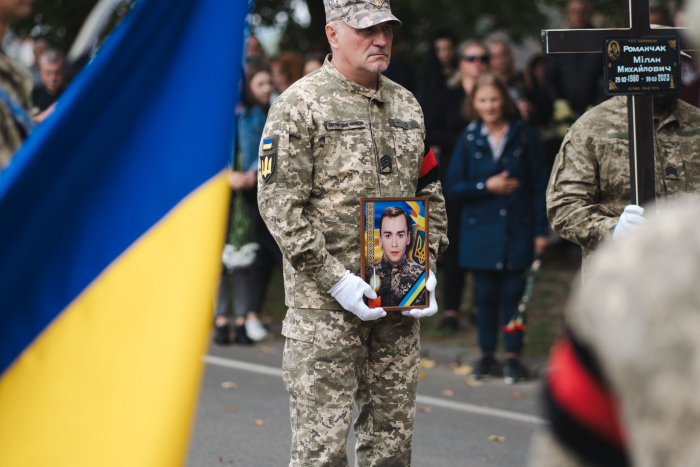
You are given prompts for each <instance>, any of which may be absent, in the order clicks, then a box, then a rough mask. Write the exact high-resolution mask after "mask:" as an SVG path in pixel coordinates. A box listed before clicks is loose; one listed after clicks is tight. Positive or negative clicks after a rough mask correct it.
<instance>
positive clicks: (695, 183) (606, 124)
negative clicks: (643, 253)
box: [547, 97, 700, 270]
mask: <svg viewBox="0 0 700 467" xmlns="http://www.w3.org/2000/svg"><path fill="white" fill-rule="evenodd" d="M654 123H655V128H656V131H655V136H654V144H655V158H656V167H655V179H656V197H657V203H663V202H664V201H665V200H667V199H673V198H678V197H679V196H681V195H683V194H685V193H698V191H700V109H697V108H695V107H693V106H691V105H689V104H687V103H685V102H683V101H680V100H679V101H677V103H676V104H675V105H674V108H673V110H672V111H671V113H670V114H669V115H668V116H667V117H666V118H665V119H664V120H662V121H661V122H658V121H656V120H655V121H654ZM627 131H628V129H627V102H626V98H625V97H614V98H612V99H609V100H608V101H606V102H604V103H602V104H600V105H598V106H596V107H594V108H593V109H591V110H589V111H588V112H586V113H585V114H584V115H583V116H582V117H581V118H579V119H578V120H577V121H576V123H575V124H574V125H573V126H572V127H571V129H570V130H569V132H568V133H567V134H566V137H565V138H564V142H563V143H562V146H561V149H560V150H559V154H558V155H557V158H556V160H555V161H554V167H553V169H552V175H551V177H550V179H549V186H548V187H547V216H548V218H549V221H550V223H551V224H552V227H553V228H554V231H555V232H556V233H558V234H559V235H561V236H562V237H564V238H565V239H567V240H570V241H572V242H574V243H578V244H579V245H581V248H582V250H583V259H584V270H585V264H586V258H587V257H588V255H589V254H590V252H591V251H592V250H593V249H595V248H596V247H597V245H598V243H599V242H601V241H602V240H604V239H606V238H608V237H610V236H612V232H613V230H614V229H615V226H616V225H617V222H618V220H619V216H620V214H622V211H623V210H624V208H625V206H627V205H628V204H630V172H629V142H628V138H627Z"/></svg>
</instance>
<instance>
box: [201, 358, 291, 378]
mask: <svg viewBox="0 0 700 467" xmlns="http://www.w3.org/2000/svg"><path fill="white" fill-rule="evenodd" d="M202 360H204V362H205V363H209V364H210V365H219V366H225V367H226V368H235V369H236V370H245V371H251V372H253V373H259V374H261V375H270V376H279V377H280V378H281V377H282V369H281V368H275V367H273V366H266V365H258V364H257V363H248V362H241V361H239V360H231V359H229V358H221V357H215V356H213V355H205V356H204V357H202Z"/></svg>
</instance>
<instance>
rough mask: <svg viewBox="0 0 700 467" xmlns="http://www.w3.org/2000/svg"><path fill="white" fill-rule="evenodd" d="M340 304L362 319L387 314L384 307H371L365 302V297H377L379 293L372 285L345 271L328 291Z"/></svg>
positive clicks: (367, 319) (368, 319) (376, 317)
mask: <svg viewBox="0 0 700 467" xmlns="http://www.w3.org/2000/svg"><path fill="white" fill-rule="evenodd" d="M328 293H329V294H331V296H332V297H333V298H335V299H336V300H337V301H338V303H340V306H342V307H343V308H345V309H346V310H348V311H349V312H350V313H353V314H355V315H356V316H357V317H358V318H360V319H361V320H362V321H371V320H373V319H379V318H383V317H385V316H386V311H384V309H383V308H370V307H368V306H367V304H365V301H364V299H363V297H367V298H377V293H376V292H375V291H374V290H372V287H370V285H369V284H368V283H367V282H365V281H363V280H362V279H361V278H360V277H358V276H356V275H355V274H353V273H351V272H350V271H345V275H344V276H343V278H342V279H340V280H339V281H338V282H336V283H335V285H334V286H333V287H331V289H330V290H329V291H328Z"/></svg>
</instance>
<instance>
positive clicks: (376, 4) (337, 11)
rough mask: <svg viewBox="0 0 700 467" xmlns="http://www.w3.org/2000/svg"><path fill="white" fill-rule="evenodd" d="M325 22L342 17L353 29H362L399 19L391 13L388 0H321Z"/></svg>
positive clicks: (399, 22) (399, 23)
mask: <svg viewBox="0 0 700 467" xmlns="http://www.w3.org/2000/svg"><path fill="white" fill-rule="evenodd" d="M323 6H324V7H325V8H326V24H328V23H330V22H331V21H333V20H336V19H342V20H343V21H345V23H346V24H347V25H348V26H350V27H353V28H355V29H364V28H368V27H370V26H374V25H375V24H379V23H384V22H386V21H396V22H397V23H398V25H399V26H401V21H399V20H398V18H396V16H394V15H392V14H391V7H390V6H389V0H323Z"/></svg>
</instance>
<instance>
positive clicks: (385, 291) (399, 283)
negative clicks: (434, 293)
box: [365, 257, 427, 307]
mask: <svg viewBox="0 0 700 467" xmlns="http://www.w3.org/2000/svg"><path fill="white" fill-rule="evenodd" d="M375 272H376V274H377V277H378V278H379V281H380V285H379V290H377V295H378V296H379V297H381V298H382V304H381V306H383V307H385V306H399V305H400V303H401V301H402V300H403V299H404V297H406V295H407V294H408V292H409V291H410V290H411V289H412V288H413V286H414V285H415V284H416V282H417V281H418V278H419V277H420V276H421V274H423V273H424V272H425V268H424V267H422V266H421V265H420V264H418V263H414V262H413V261H410V260H409V259H408V258H406V257H404V259H403V261H402V262H401V263H399V264H397V265H396V266H393V265H391V264H389V262H388V261H387V260H385V259H384V258H382V259H381V260H379V261H376V262H374V263H372V264H369V265H367V266H366V267H365V279H366V280H369V278H370V277H372V275H374V274H375ZM413 304H414V305H427V303H426V301H425V288H424V289H423V290H422V291H421V292H420V293H419V294H418V296H417V297H416V299H415V300H414V301H413Z"/></svg>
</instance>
